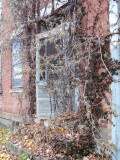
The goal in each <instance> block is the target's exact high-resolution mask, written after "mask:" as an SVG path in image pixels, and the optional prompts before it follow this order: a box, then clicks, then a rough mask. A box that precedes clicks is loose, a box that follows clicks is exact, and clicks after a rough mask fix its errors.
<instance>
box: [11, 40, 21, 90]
mask: <svg viewBox="0 0 120 160" xmlns="http://www.w3.org/2000/svg"><path fill="white" fill-rule="evenodd" d="M21 49H22V41H21V40H15V41H13V43H12V88H17V87H22V86H23V73H22V71H23V69H22V50H21Z"/></svg>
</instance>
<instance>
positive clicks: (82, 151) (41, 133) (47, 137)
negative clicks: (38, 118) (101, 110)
mask: <svg viewBox="0 0 120 160" xmlns="http://www.w3.org/2000/svg"><path fill="white" fill-rule="evenodd" d="M9 141H11V142H12V143H13V144H15V145H17V146H18V147H20V148H22V150H23V151H24V152H28V153H29V154H30V155H31V156H32V157H39V158H40V159H82V158H83V157H84V156H88V155H90V156H91V157H92V160H93V159H98V160H99V158H98V157H99V156H98V155H97V154H95V155H94V148H95V144H94V141H93V137H92V132H91V130H90V129H89V127H87V124H84V125H81V124H80V117H79V116H78V115H77V114H75V113H66V114H64V115H61V116H58V117H57V118H56V119H54V120H52V121H49V125H48V126H47V127H45V126H44V125H43V124H41V123H37V124H36V123H34V122H31V123H25V124H23V125H22V126H21V127H19V128H18V129H17V130H16V134H15V135H13V136H11V137H10V139H9ZM89 159H90V158H89Z"/></svg>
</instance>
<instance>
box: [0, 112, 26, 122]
mask: <svg viewBox="0 0 120 160" xmlns="http://www.w3.org/2000/svg"><path fill="white" fill-rule="evenodd" d="M0 118H3V119H8V120H12V121H16V122H25V121H28V119H29V118H28V116H24V115H20V114H15V113H7V112H2V111H0Z"/></svg>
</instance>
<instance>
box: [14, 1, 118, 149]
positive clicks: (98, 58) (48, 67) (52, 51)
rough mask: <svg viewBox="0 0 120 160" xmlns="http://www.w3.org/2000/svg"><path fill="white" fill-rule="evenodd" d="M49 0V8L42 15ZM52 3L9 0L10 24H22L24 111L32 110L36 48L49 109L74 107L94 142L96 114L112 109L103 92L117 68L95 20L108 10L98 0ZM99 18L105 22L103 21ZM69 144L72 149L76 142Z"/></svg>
mask: <svg viewBox="0 0 120 160" xmlns="http://www.w3.org/2000/svg"><path fill="white" fill-rule="evenodd" d="M50 3H51V5H52V8H51V14H49V15H47V14H48V13H47V12H49V10H48V8H47V7H50V6H49V4H50ZM56 3H58V4H59V3H61V2H59V1H58V2H54V0H53V1H40V0H34V1H33V0H21V1H19V0H16V1H14V3H13V4H12V7H13V9H12V10H13V11H12V14H13V19H14V20H15V22H16V23H15V25H16V26H14V27H15V28H17V27H19V26H21V25H22V28H23V30H24V32H23V33H22V38H23V41H24V49H25V50H26V52H27V60H28V62H29V67H30V70H29V74H30V79H29V83H30V86H29V95H30V102H31V105H30V108H29V111H30V114H33V113H35V102H36V97H35V91H36V88H35V76H36V68H37V66H36V51H38V52H39V56H38V59H39V60H38V61H39V71H38V72H39V75H40V80H41V81H45V82H46V83H47V85H46V86H45V87H44V88H43V89H44V90H45V91H47V92H48V93H49V94H50V97H51V99H50V104H51V114H57V113H60V114H65V113H67V112H70V113H72V112H76V115H77V117H79V121H78V123H79V124H80V125H85V126H86V127H88V129H89V131H90V132H91V133H92V134H91V135H90V137H89V139H88V142H89V140H90V141H91V138H92V139H93V144H94V141H97V138H96V135H97V136H98V137H100V136H101V135H100V134H99V125H100V119H105V120H107V123H109V120H110V119H109V113H113V111H112V110H111V102H110V97H109V96H107V94H108V93H111V91H110V85H111V83H112V81H113V78H112V76H113V75H114V74H116V70H117V69H119V62H117V61H113V60H112V59H111V56H110V36H111V35H110V33H107V34H106V32H108V30H107V31H105V28H104V25H103V26H102V22H101V14H102V12H106V13H108V11H107V10H106V7H103V5H102V4H103V3H104V1H97V2H96V6H97V7H96V8H95V9H94V5H92V2H91V1H89V0H88V1H87V0H86V1H73V2H69V3H67V4H66V3H65V4H64V5H62V7H61V8H60V9H55V8H56V5H57V4H56ZM106 5H107V7H108V4H106ZM94 14H95V15H94ZM90 16H92V18H91V17H90ZM105 21H106V19H105ZM104 23H105V25H106V23H107V22H104ZM107 25H108V24H107ZM107 28H108V26H107ZM36 34H37V35H38V37H37V40H36ZM43 34H47V36H46V37H45V36H44V35H43ZM42 35H43V37H42V38H41V36H42ZM36 46H37V47H36ZM76 91H78V92H77V97H78V98H77V102H76V100H75V96H76V95H75V94H76ZM26 92H27V91H26ZM27 93H28V92H27ZM109 95H110V94H109ZM76 103H77V104H76ZM104 105H107V109H106V108H105V107H104ZM114 114H115V113H114ZM97 142H98V141H97ZM90 144H91V143H90ZM90 146H91V145H90ZM61 147H62V146H61ZM72 147H74V146H72ZM75 147H76V150H78V148H77V147H78V146H75Z"/></svg>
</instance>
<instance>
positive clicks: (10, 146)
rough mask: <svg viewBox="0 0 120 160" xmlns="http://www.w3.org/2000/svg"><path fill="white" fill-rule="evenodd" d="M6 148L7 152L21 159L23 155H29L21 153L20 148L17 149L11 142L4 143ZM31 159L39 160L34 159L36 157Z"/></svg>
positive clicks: (38, 159) (37, 158)
mask: <svg viewBox="0 0 120 160" xmlns="http://www.w3.org/2000/svg"><path fill="white" fill-rule="evenodd" d="M6 148H7V150H8V151H9V152H11V153H13V154H15V155H18V156H20V157H21V156H22V155H23V154H28V155H30V154H29V153H28V152H24V151H22V149H21V148H20V147H18V146H17V145H15V144H13V143H11V142H9V141H6ZM33 159H34V160H40V158H39V157H36V156H34V157H33Z"/></svg>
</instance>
